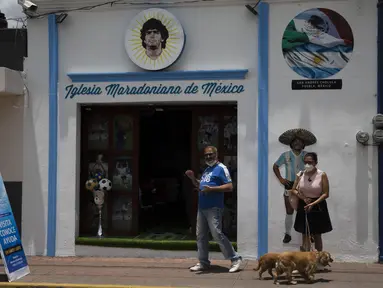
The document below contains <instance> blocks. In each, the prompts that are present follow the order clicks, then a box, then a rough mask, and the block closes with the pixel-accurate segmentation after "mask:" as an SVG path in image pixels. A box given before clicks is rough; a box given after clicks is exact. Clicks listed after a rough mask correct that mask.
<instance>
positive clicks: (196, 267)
mask: <svg viewBox="0 0 383 288" xmlns="http://www.w3.org/2000/svg"><path fill="white" fill-rule="evenodd" d="M209 268H210V265H206V264H202V263H197V264H195V265H194V266H192V267H190V268H189V269H190V271H193V272H199V271H205V270H208V269H209Z"/></svg>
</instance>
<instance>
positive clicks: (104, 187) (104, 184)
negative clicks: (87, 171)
mask: <svg viewBox="0 0 383 288" xmlns="http://www.w3.org/2000/svg"><path fill="white" fill-rule="evenodd" d="M98 185H99V186H100V190H101V191H110V189H112V182H111V181H110V180H108V179H106V178H104V179H102V180H101V181H100V182H99V183H98Z"/></svg>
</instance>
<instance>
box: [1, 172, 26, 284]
mask: <svg viewBox="0 0 383 288" xmlns="http://www.w3.org/2000/svg"><path fill="white" fill-rule="evenodd" d="M0 253H1V257H2V259H3V264H4V268H5V272H6V273H7V276H8V280H9V281H10V282H11V281H15V280H17V279H20V278H22V277H24V276H26V275H28V274H29V273H30V271H29V266H28V262H27V258H26V256H25V253H24V249H23V245H22V243H21V238H20V234H19V230H18V229H17V226H16V221H15V217H14V216H13V212H12V207H11V204H10V202H9V199H8V194H7V191H6V189H5V186H4V180H3V177H2V176H1V174H0Z"/></svg>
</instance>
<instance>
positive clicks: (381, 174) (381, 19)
mask: <svg viewBox="0 0 383 288" xmlns="http://www.w3.org/2000/svg"><path fill="white" fill-rule="evenodd" d="M377 78H378V79H377V82H378V87H377V88H378V97H377V106H378V107H377V108H378V109H377V110H378V113H383V1H382V0H379V1H378V75H377ZM378 195H379V196H378V197H379V200H378V201H379V203H378V205H379V216H378V217H379V219H378V223H379V263H382V264H383V146H379V147H378Z"/></svg>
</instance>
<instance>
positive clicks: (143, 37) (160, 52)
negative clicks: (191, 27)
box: [125, 8, 185, 71]
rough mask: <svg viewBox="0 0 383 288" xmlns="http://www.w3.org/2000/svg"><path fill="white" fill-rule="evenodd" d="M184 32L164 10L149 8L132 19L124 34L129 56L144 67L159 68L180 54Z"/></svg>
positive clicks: (163, 67) (166, 65) (148, 68)
mask: <svg viewBox="0 0 383 288" xmlns="http://www.w3.org/2000/svg"><path fill="white" fill-rule="evenodd" d="M184 45H185V34H184V31H183V28H182V26H181V24H180V22H179V21H178V20H177V18H175V17H174V15H172V14H171V13H169V12H168V11H166V10H164V9H157V8H151V9H147V10H144V11H142V12H141V13H139V14H138V15H136V17H134V18H133V19H132V21H131V22H130V25H129V27H128V30H127V31H126V35H125V49H126V52H127V53H128V55H129V58H130V59H131V60H132V61H133V62H134V63H135V64H136V65H137V66H139V67H141V68H143V69H145V70H151V71H156V70H162V69H165V68H167V67H169V66H170V65H172V64H173V63H174V62H175V61H177V59H178V58H179V57H180V55H181V53H182V51H183V48H184Z"/></svg>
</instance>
